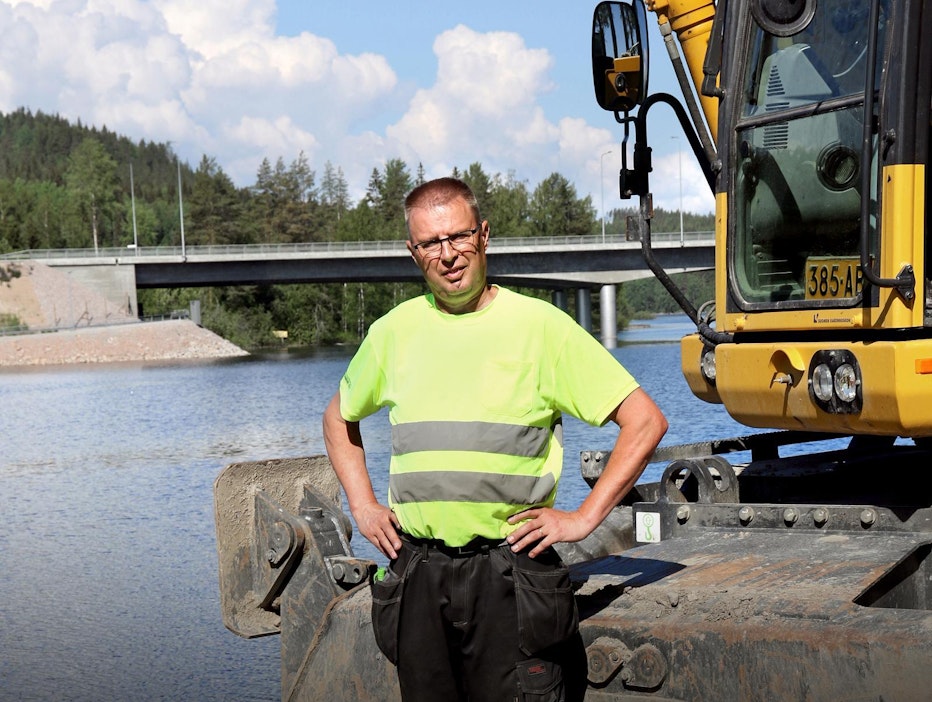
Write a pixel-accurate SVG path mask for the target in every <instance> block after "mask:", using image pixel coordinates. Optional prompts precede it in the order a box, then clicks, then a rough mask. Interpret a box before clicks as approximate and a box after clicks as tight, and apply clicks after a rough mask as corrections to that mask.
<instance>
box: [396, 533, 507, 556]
mask: <svg viewBox="0 0 932 702" xmlns="http://www.w3.org/2000/svg"><path fill="white" fill-rule="evenodd" d="M401 540H402V541H404V542H406V543H408V544H410V545H411V546H415V547H417V548H422V549H426V550H428V551H431V550H433V551H439V552H440V553H442V554H444V555H446V556H450V557H451V558H463V557H466V556H477V555H479V554H480V553H488V552H489V551H491V550H492V549H495V548H498V547H499V546H507V545H508V542H506V541H505V540H504V539H497V540H496V539H485V538H482V537H481V536H477V537H476V538H475V539H473V540H472V541H470V542H469V543H468V544H466V545H465V546H447V545H446V544H445V543H444V542H443V541H441V540H440V539H421V538H419V537H417V536H411V535H410V534H401Z"/></svg>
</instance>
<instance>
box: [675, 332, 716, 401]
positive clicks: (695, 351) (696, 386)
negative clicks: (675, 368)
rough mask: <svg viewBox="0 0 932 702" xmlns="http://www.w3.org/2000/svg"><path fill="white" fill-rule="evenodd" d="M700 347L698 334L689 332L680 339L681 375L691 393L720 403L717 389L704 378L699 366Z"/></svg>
mask: <svg viewBox="0 0 932 702" xmlns="http://www.w3.org/2000/svg"><path fill="white" fill-rule="evenodd" d="M702 348H703V343H702V339H701V338H700V337H699V335H698V334H690V335H689V336H684V337H683V338H682V339H680V365H681V367H682V370H683V377H684V378H686V384H687V385H689V389H690V390H692V393H693V395H695V396H696V397H698V398H699V399H700V400H705V401H706V402H711V403H712V404H716V405H720V404H722V398H720V397H719V396H718V390H716V388H715V386H714V385H711V384H710V383H709V382H708V381H707V380H706V379H705V376H704V375H702V369H701V368H700V366H699V363H700V361H701V360H702Z"/></svg>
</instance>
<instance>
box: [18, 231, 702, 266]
mask: <svg viewBox="0 0 932 702" xmlns="http://www.w3.org/2000/svg"><path fill="white" fill-rule="evenodd" d="M714 240H715V235H714V232H711V231H700V232H682V234H681V233H680V232H678V231H677V232H653V233H651V241H652V242H653V243H654V244H661V243H664V244H671V243H672V244H677V243H682V244H683V245H686V244H697V243H699V244H701V243H705V244H709V243H712V242H714ZM625 243H627V244H631V243H634V242H630V241H628V240H627V238H626V237H625V235H624V234H609V235H606V236H605V237H603V236H602V235H601V234H589V235H585V236H529V237H495V238H494V239H493V240H492V244H493V246H494V249H502V248H509V247H545V246H590V247H593V246H599V245H603V244H605V245H609V244H611V245H617V244H625ZM404 250H405V242H404V240H403V239H392V240H387V241H386V240H380V241H315V242H307V243H294V244H223V245H219V244H218V245H204V244H197V245H193V246H185V247H184V248H182V247H181V246H139V247H134V246H132V245H130V246H125V247H120V246H108V247H101V248H97V249H87V248H84V249H24V250H21V251H13V252H11V253H7V254H2V255H0V260H7V261H24V260H42V259H63V258H123V259H128V258H133V257H136V256H138V257H140V258H141V257H146V258H152V257H160V256H165V257H174V258H177V257H180V256H269V255H295V254H304V253H354V252H359V253H372V252H374V251H375V252H379V251H386V252H391V251H404Z"/></svg>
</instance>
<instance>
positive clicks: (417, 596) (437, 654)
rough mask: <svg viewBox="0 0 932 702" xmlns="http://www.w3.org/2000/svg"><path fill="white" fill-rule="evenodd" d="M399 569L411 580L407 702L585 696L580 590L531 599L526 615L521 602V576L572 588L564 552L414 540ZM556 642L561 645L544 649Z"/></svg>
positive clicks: (404, 635)
mask: <svg viewBox="0 0 932 702" xmlns="http://www.w3.org/2000/svg"><path fill="white" fill-rule="evenodd" d="M412 560H414V561H416V562H412ZM391 568H392V570H394V571H395V572H397V573H399V574H401V573H406V577H405V583H404V590H403V594H402V597H401V609H400V614H399V621H398V649H397V653H398V656H397V659H398V660H397V665H398V678H399V682H400V685H401V696H402V699H403V700H404V701H405V702H454V701H457V700H458V701H462V702H466V701H468V702H514V701H515V700H518V701H519V702H525V701H531V700H533V701H534V702H563V701H564V700H576V699H582V697H583V695H584V692H585V665H586V662H585V652H584V651H583V648H582V640H581V639H580V637H579V634H578V631H577V627H576V611H575V605H574V604H573V600H572V593H571V592H570V593H569V599H568V600H567V599H566V598H565V597H564V596H563V595H562V594H561V595H560V597H561V598H562V599H561V602H558V603H556V604H554V603H553V601H552V600H545V601H542V602H538V603H537V604H536V605H533V604H532V609H531V610H528V607H527V605H525V604H524V603H525V600H522V611H521V613H520V614H519V611H518V610H519V605H518V603H517V602H516V588H515V577H516V576H518V577H519V580H520V579H521V578H523V577H525V576H527V577H530V578H536V577H537V576H538V574H540V576H541V577H543V578H544V581H545V582H544V585H545V587H544V588H538V587H536V586H535V585H534V583H531V588H530V590H538V589H541V590H546V589H549V584H550V582H549V581H548V580H547V578H550V577H553V576H556V577H558V578H561V582H563V583H565V584H567V585H568V580H567V577H566V571H565V567H564V566H563V564H562V562H561V561H560V558H559V556H557V554H556V552H555V551H553V550H552V549H548V550H547V551H546V552H545V553H543V554H541V555H540V556H538V557H537V558H535V559H531V558H530V557H528V556H527V555H526V553H518V554H515V553H513V552H512V551H511V549H510V547H508V546H507V545H501V546H497V547H495V546H493V547H483V548H480V549H477V550H476V551H475V552H474V553H472V554H470V555H463V554H461V553H457V552H455V551H453V550H450V549H445V548H436V547H433V546H429V545H427V544H424V543H420V544H419V543H417V541H416V540H411V539H406V540H405V541H404V546H403V547H402V552H401V553H400V554H399V557H398V559H396V561H395V562H393V563H392V565H391ZM525 590H528V588H525ZM532 594H533V593H532ZM519 596H521V595H519ZM567 602H568V603H569V608H570V609H567ZM533 607H536V608H537V609H536V611H535V610H534V609H533ZM544 610H546V611H544ZM567 618H569V619H567ZM541 625H543V628H542V627H541ZM548 636H549V637H550V638H551V639H553V638H556V639H559V641H557V642H556V643H552V644H551V645H547V646H546V647H545V648H543V649H542V650H535V649H537V647H538V646H537V644H539V643H540V642H546V641H547V640H548ZM529 640H533V641H531V642H530V643H529Z"/></svg>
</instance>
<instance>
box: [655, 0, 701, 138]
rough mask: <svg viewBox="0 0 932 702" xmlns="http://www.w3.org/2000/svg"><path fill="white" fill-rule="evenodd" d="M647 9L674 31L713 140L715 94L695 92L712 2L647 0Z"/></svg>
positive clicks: (698, 82)
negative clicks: (710, 95)
mask: <svg viewBox="0 0 932 702" xmlns="http://www.w3.org/2000/svg"><path fill="white" fill-rule="evenodd" d="M647 9H648V10H650V11H651V12H653V13H654V14H656V15H657V22H658V23H659V24H661V25H663V24H667V23H669V24H670V28H671V29H672V30H673V31H674V32H675V33H676V36H677V38H678V39H679V43H680V50H681V51H682V53H683V59H684V60H685V62H686V66H687V68H688V69H689V74H690V76H692V79H693V85H694V86H695V88H696V95H697V97H698V99H699V103H700V105H702V112H703V114H704V115H705V119H706V124H707V125H708V127H709V133H710V134H711V135H712V140H713V141H715V142H716V143H717V141H718V138H717V131H718V98H710V97H705V96H703V95H701V94H700V92H699V91H700V88H701V86H702V81H703V78H704V75H703V73H702V64H703V62H704V61H705V54H706V49H707V48H708V45H709V39H710V37H711V33H712V20H713V19H714V17H715V3H714V2H712V0H647Z"/></svg>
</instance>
